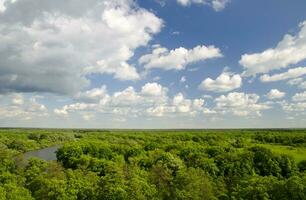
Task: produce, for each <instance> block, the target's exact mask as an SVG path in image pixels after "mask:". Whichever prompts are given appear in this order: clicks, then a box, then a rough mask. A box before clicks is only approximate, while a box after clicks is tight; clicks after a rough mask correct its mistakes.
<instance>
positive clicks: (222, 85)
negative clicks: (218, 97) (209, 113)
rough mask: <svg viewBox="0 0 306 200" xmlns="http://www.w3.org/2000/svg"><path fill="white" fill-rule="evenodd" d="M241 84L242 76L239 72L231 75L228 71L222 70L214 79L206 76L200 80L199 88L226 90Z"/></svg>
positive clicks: (238, 86) (215, 90)
mask: <svg viewBox="0 0 306 200" xmlns="http://www.w3.org/2000/svg"><path fill="white" fill-rule="evenodd" d="M241 85H242V78H241V77H240V75H239V74H236V75H231V74H230V73H227V72H224V73H222V74H221V75H220V76H219V77H217V78H216V80H213V79H211V78H207V79H205V80H203V81H202V83H201V84H200V85H199V88H200V89H201V90H208V91H212V92H228V91H231V90H234V89H237V88H240V87H241Z"/></svg>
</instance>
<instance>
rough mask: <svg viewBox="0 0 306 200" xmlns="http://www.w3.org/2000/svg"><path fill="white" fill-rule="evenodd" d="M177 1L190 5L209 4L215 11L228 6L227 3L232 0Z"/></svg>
mask: <svg viewBox="0 0 306 200" xmlns="http://www.w3.org/2000/svg"><path fill="white" fill-rule="evenodd" d="M177 2H178V3H179V4H180V5H182V6H189V5H191V4H202V5H209V6H211V7H212V8H213V9H214V10H215V11H221V10H223V9H224V8H225V7H226V5H227V4H228V3H229V2H230V1H229V0H177Z"/></svg>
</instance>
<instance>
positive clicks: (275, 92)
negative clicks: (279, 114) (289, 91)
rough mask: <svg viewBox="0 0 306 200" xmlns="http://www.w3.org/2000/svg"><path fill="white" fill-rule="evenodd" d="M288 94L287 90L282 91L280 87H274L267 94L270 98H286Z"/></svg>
mask: <svg viewBox="0 0 306 200" xmlns="http://www.w3.org/2000/svg"><path fill="white" fill-rule="evenodd" d="M285 95H286V93H285V92H281V91H279V90H278V89H272V90H270V92H268V94H267V95H266V96H267V98H268V99H271V100H272V99H281V98H284V97H285Z"/></svg>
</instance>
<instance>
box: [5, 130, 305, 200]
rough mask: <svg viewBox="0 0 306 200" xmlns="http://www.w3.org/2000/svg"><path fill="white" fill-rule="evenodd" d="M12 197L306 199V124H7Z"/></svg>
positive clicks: (9, 196) (7, 189)
mask: <svg viewBox="0 0 306 200" xmlns="http://www.w3.org/2000/svg"><path fill="white" fill-rule="evenodd" d="M58 144H62V145H63V146H62V147H61V148H59V149H58V151H57V161H44V160H39V159H37V158H32V159H30V160H29V161H28V162H27V163H26V164H25V163H24V162H23V161H22V157H23V156H22V155H23V153H24V152H27V151H30V150H35V149H41V148H44V147H49V146H53V145H58ZM5 199H9V200H11V199H13V200H30V199H43V200H45V199H46V200H49V199H50V200H56V199H58V200H68V199H69V200H77V199H78V200H85V199H92V200H95V199H106V200H108V199H109V200H110V199H156V200H157V199H173V200H175V199H224V200H227V199H235V200H236V199H253V200H261V199H262V200H265V199H275V200H283V199H290V200H305V199H306V130H301V129H296V130H151V131H149V130H143V131H141V130H137V131H133V130H59V129H58V130H56V129H55V130H51V129H49V130H48V129H45V130H44V129H1V130H0V200H5Z"/></svg>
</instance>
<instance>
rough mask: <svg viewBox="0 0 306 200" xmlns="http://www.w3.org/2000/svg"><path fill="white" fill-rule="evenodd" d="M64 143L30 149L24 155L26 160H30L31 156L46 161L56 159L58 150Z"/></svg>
mask: <svg viewBox="0 0 306 200" xmlns="http://www.w3.org/2000/svg"><path fill="white" fill-rule="evenodd" d="M61 146H62V145H56V146H52V147H48V148H44V149H39V150H35V151H29V152H26V153H24V154H23V157H24V159H25V160H29V159H30V158H33V157H35V158H39V159H42V160H46V161H51V160H56V151H57V150H58V149H59V148H60V147H61Z"/></svg>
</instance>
